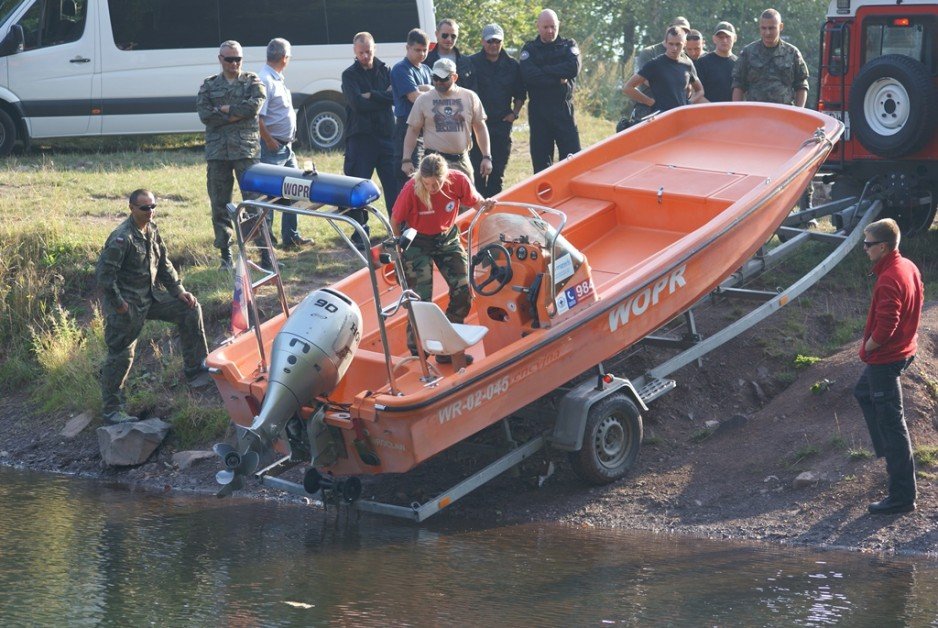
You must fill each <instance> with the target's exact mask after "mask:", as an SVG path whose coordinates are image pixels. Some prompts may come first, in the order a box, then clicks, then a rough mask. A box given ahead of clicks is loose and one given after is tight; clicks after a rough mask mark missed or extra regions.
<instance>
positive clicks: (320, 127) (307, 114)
mask: <svg viewBox="0 0 938 628" xmlns="http://www.w3.org/2000/svg"><path fill="white" fill-rule="evenodd" d="M297 126H298V127H299V135H300V138H299V139H300V142H301V143H302V144H303V145H304V146H306V147H307V148H309V149H311V150H315V151H327V150H334V149H336V148H338V147H339V145H340V144H341V143H342V140H343V139H345V108H344V107H343V106H342V105H340V104H339V103H337V102H333V101H331V100H319V101H316V102H313V103H310V104H308V105H306V106H305V107H303V109H302V110H301V111H300V115H299V120H298V121H297Z"/></svg>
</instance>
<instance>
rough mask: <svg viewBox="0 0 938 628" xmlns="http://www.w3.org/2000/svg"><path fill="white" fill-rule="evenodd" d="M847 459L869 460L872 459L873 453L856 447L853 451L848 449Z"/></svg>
mask: <svg viewBox="0 0 938 628" xmlns="http://www.w3.org/2000/svg"><path fill="white" fill-rule="evenodd" d="M847 457H849V458H850V459H851V460H871V459H872V458H873V452H872V451H870V450H869V449H866V448H864V447H857V448H854V449H848V450H847Z"/></svg>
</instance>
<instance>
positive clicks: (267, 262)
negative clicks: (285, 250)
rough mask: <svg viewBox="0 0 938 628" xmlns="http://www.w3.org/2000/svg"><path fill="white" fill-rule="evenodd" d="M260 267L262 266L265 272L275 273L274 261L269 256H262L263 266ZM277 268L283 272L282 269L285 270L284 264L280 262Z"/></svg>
mask: <svg viewBox="0 0 938 628" xmlns="http://www.w3.org/2000/svg"><path fill="white" fill-rule="evenodd" d="M260 266H261V268H263V269H264V270H267V271H270V272H273V271H274V263H273V261H272V260H271V259H270V256H269V255H262V256H261V264H260ZM277 268H278V269H280V270H282V269H283V264H281V263H280V262H277Z"/></svg>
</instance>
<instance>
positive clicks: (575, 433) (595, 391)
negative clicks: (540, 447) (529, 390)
mask: <svg viewBox="0 0 938 628" xmlns="http://www.w3.org/2000/svg"><path fill="white" fill-rule="evenodd" d="M606 378H607V379H609V380H611V381H608V382H607V381H606V380H603V382H602V384H601V385H597V383H596V378H593V377H591V378H589V379H587V380H586V381H584V382H582V383H580V384H579V385H577V386H575V387H574V388H573V389H572V390H570V391H569V392H568V393H567V394H566V395H564V396H563V398H562V399H561V400H560V404H559V406H558V409H557V423H556V424H555V425H554V431H553V434H551V436H550V444H551V446H552V447H555V448H557V449H561V450H563V451H579V450H580V449H582V448H583V434H584V432H585V430H586V420H587V418H588V416H589V411H590V408H592V407H593V406H594V405H595V404H596V403H597V402H599V401H602V400H603V399H605V398H606V397H609V396H611V395H617V394H618V395H626V396H627V397H628V398H629V399H631V400H632V402H633V403H634V404H635V405H636V406H637V407H638V408H639V409H640V410H641V411H642V412H645V411H647V410H648V406H646V405H645V402H644V401H642V398H641V397H640V396H639V394H638V391H637V390H636V389H635V386H634V385H633V384H632V382H631V381H629V380H628V379H624V378H621V377H614V376H606Z"/></svg>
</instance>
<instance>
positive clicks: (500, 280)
mask: <svg viewBox="0 0 938 628" xmlns="http://www.w3.org/2000/svg"><path fill="white" fill-rule="evenodd" d="M501 260H504V261H501ZM479 266H482V268H483V269H485V268H487V269H488V273H489V274H488V277H486V278H485V279H484V280H483V281H482V282H481V283H480V282H478V281H476V269H477V268H478V267H479ZM511 275H512V273H511V253H509V252H508V249H506V248H505V247H504V246H502V245H501V244H499V243H498V242H492V243H491V244H486V245H485V246H483V247H482V248H481V249H479V252H478V253H476V254H475V255H473V256H472V260H471V263H470V265H469V283H470V284H471V285H472V289H473V290H475V291H476V293H478V294H480V295H482V296H484V297H490V296H492V295H493V294H495V293H496V292H498V291H499V290H501V289H502V288H504V287H505V286H506V285H508V282H509V281H511ZM493 282H494V283H495V287H494V288H490V289H489V290H486V289H485V288H486V286H488V285H489V284H491V283H493Z"/></svg>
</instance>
